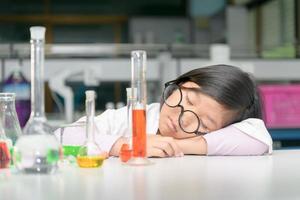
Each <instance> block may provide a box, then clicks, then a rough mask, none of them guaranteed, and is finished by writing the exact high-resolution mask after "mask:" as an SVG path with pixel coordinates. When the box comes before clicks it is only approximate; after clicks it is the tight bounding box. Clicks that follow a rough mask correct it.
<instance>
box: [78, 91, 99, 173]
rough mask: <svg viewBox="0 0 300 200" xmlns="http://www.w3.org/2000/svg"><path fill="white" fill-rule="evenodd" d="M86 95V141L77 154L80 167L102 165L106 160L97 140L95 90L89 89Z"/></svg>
mask: <svg viewBox="0 0 300 200" xmlns="http://www.w3.org/2000/svg"><path fill="white" fill-rule="evenodd" d="M85 95H86V101H85V106H86V141H85V143H84V144H83V145H82V146H81V147H80V149H79V151H78V155H77V164H78V165H79V167H84V168H91V167H100V166H101V165H102V163H103V161H104V160H105V156H104V153H103V151H102V150H101V149H100V147H99V146H98V144H97V143H96V142H95V133H94V130H95V129H94V128H95V123H94V118H95V92H94V91H92V90H88V91H86V92H85Z"/></svg>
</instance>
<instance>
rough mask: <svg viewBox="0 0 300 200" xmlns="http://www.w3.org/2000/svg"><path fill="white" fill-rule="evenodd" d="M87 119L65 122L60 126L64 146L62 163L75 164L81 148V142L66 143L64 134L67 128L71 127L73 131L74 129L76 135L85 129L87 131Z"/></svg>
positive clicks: (60, 139)
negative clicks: (76, 143)
mask: <svg viewBox="0 0 300 200" xmlns="http://www.w3.org/2000/svg"><path fill="white" fill-rule="evenodd" d="M85 124H86V122H85V121H77V122H74V123H72V124H63V125H61V126H60V128H59V129H58V130H59V142H60V144H61V146H62V155H61V162H60V164H64V165H66V164H67V165H68V164H74V163H76V157H77V155H78V152H79V149H80V147H81V145H80V144H78V145H75V144H72V145H70V144H65V143H64V136H65V135H64V134H65V131H66V129H71V131H73V129H74V132H73V134H74V137H76V134H77V133H80V132H82V131H83V130H84V132H85V129H86V127H85Z"/></svg>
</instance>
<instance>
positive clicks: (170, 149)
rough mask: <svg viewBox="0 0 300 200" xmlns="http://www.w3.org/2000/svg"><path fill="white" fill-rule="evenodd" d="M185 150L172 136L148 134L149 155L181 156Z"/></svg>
mask: <svg viewBox="0 0 300 200" xmlns="http://www.w3.org/2000/svg"><path fill="white" fill-rule="evenodd" d="M183 155H184V154H183V151H182V150H181V149H180V147H179V146H178V144H177V142H176V141H175V139H174V138H172V137H164V136H161V135H148V136H147V156H148V157H160V158H164V157H173V156H175V157H179V156H183Z"/></svg>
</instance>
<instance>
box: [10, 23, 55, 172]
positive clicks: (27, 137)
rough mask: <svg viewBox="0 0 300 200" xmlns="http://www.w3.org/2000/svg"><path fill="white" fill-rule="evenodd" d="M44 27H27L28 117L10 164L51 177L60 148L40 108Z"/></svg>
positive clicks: (43, 109) (42, 85)
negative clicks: (29, 35)
mask: <svg viewBox="0 0 300 200" xmlns="http://www.w3.org/2000/svg"><path fill="white" fill-rule="evenodd" d="M45 31H46V29H45V28H44V27H31V28H30V34H31V41H30V43H31V114H30V118H29V120H28V122H27V124H26V125H25V128H24V133H23V134H22V135H21V136H20V137H19V139H18V140H17V143H16V145H15V148H14V164H15V166H16V168H17V169H18V170H19V171H21V172H25V173H53V172H54V171H55V170H56V169H57V166H58V165H57V164H58V160H59V152H60V145H59V142H58V141H57V139H56V138H55V136H54V134H53V129H52V128H51V126H50V125H49V124H48V123H47V119H46V116H45V105H44V59H45V57H44V38H45Z"/></svg>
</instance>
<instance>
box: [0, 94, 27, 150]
mask: <svg viewBox="0 0 300 200" xmlns="http://www.w3.org/2000/svg"><path fill="white" fill-rule="evenodd" d="M15 96H16V95H15V93H0V115H1V117H0V118H1V120H2V126H3V130H4V132H5V135H6V137H7V138H8V139H10V140H11V142H12V144H13V145H15V143H16V141H17V139H18V137H20V135H21V133H22V131H21V127H20V123H19V120H18V116H17V112H16V106H15Z"/></svg>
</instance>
